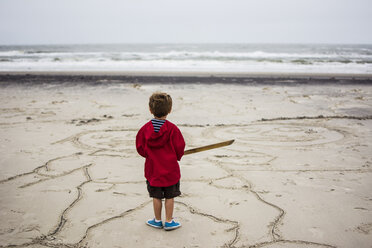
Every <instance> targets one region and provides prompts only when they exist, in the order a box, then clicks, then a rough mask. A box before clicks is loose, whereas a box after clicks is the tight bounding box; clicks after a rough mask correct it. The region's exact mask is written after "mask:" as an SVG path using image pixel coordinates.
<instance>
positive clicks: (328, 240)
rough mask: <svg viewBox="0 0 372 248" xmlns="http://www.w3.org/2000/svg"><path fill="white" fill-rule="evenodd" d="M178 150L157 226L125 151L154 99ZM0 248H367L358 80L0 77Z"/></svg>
mask: <svg viewBox="0 0 372 248" xmlns="http://www.w3.org/2000/svg"><path fill="white" fill-rule="evenodd" d="M157 90H160V91H166V92H168V93H170V94H171V95H172V97H173V101H174V108H173V112H172V113H171V114H170V115H169V118H168V119H169V120H170V121H172V122H173V123H175V124H177V125H178V126H179V127H180V129H181V131H182V132H183V134H184V137H185V140H186V143H187V148H194V147H198V146H202V145H207V144H211V143H216V142H220V141H224V140H230V139H235V142H234V143H233V144H232V145H231V146H228V147H225V148H220V149H215V150H211V151H206V152H202V153H197V154H192V155H187V156H184V157H183V158H182V160H181V163H180V164H181V173H182V179H181V191H182V193H183V194H182V196H181V197H178V198H176V204H175V213H174V215H175V218H176V219H177V220H179V221H181V222H182V224H183V226H182V228H180V229H178V230H175V231H172V232H165V231H163V230H156V229H153V228H151V227H148V226H146V225H145V221H146V220H147V219H149V218H152V216H153V213H152V205H151V201H150V198H149V197H148V194H147V191H146V186H145V181H144V177H143V163H144V160H143V159H142V158H141V157H140V156H139V155H138V154H137V153H136V151H135V147H134V139H135V135H136V133H137V131H138V129H139V128H140V127H141V126H142V125H143V124H144V123H145V122H146V121H148V120H149V119H150V118H151V115H150V113H149V112H148V106H147V101H148V97H149V96H150V95H151V93H152V92H154V91H157ZM0 94H1V95H0V96H1V100H0V101H1V112H0V114H1V121H0V133H1V134H0V137H1V150H0V154H1V165H0V170H1V174H0V184H1V188H0V192H1V193H0V196H1V201H0V205H1V222H0V246H1V247H14V246H16V247H164V246H168V247H223V246H224V247H271V248H272V247H371V246H370V244H371V243H372V238H371V233H372V193H371V189H372V180H371V179H372V168H371V166H372V132H371V130H372V120H371V119H372V84H371V82H370V78H369V77H354V78H353V77H350V76H349V75H344V76H342V77H341V76H339V75H337V76H329V75H327V76H326V75H318V76H315V77H314V76H312V77H311V78H310V79H309V78H308V76H307V75H301V76H299V75H296V76H295V75H289V76H288V75H286V76H278V75H275V76H273V75H270V76H267V75H266V76H264V75H260V76H257V75H256V76H249V77H247V76H244V77H243V76H241V75H240V76H236V77H235V76H231V75H227V76H221V77H211V76H207V77H206V76H202V77H201V76H200V75H197V76H192V75H183V76H179V75H178V76H175V75H165V76H164V75H163V76H161V75H160V76H159V75H152V76H151V75H111V76H107V75H101V74H100V75H95V74H89V75H87V74H79V75H77V74H74V73H71V74H68V73H66V74H63V75H61V74H37V73H36V74H32V75H25V74H17V73H14V74H11V75H10V74H9V75H7V74H3V73H2V74H0Z"/></svg>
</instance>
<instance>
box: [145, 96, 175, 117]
mask: <svg viewBox="0 0 372 248" xmlns="http://www.w3.org/2000/svg"><path fill="white" fill-rule="evenodd" d="M149 107H150V112H151V113H152V114H153V115H154V116H155V117H158V118H161V117H165V116H167V115H168V114H169V113H170V112H171V110H172V97H171V96H170V95H168V94H167V93H162V92H155V93H154V94H152V96H150V100H149Z"/></svg>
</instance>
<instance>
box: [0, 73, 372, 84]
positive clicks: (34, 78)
mask: <svg viewBox="0 0 372 248" xmlns="http://www.w3.org/2000/svg"><path fill="white" fill-rule="evenodd" d="M49 82H58V83H59V84H60V83H64V84H65V83H67V84H69V83H87V84H93V85H96V84H116V83H135V84H151V83H198V84H215V83H223V84H247V85H250V84H252V85H261V84H263V85H268V84H269V85H271V84H273V85H275V84H279V85H296V84H301V85H302V84H309V85H324V84H338V85H339V84H341V85H347V84H351V85H355V84H363V85H370V84H372V75H371V74H350V73H349V74H347V73H344V74H331V73H235V72H234V73H226V72H133V71H132V72H130V71H3V72H0V85H1V86H4V85H7V84H9V85H14V83H15V84H44V83H49Z"/></svg>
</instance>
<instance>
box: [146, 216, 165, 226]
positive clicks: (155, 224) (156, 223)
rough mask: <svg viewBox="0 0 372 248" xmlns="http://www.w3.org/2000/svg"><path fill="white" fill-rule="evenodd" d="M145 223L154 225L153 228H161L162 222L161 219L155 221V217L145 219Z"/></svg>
mask: <svg viewBox="0 0 372 248" xmlns="http://www.w3.org/2000/svg"><path fill="white" fill-rule="evenodd" d="M146 224H147V225H149V226H152V227H155V228H163V222H162V221H161V220H160V221H156V220H155V218H154V219H152V220H148V221H146Z"/></svg>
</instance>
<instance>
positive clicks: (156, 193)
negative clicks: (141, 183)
mask: <svg viewBox="0 0 372 248" xmlns="http://www.w3.org/2000/svg"><path fill="white" fill-rule="evenodd" d="M146 183H147V191H148V192H149V194H150V197H153V198H157V199H164V198H166V199H171V198H174V197H176V196H179V195H181V191H180V182H179V181H178V183H176V184H175V185H171V186H168V187H153V186H151V185H150V183H149V181H146Z"/></svg>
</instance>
